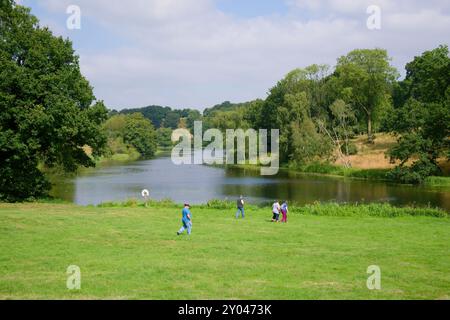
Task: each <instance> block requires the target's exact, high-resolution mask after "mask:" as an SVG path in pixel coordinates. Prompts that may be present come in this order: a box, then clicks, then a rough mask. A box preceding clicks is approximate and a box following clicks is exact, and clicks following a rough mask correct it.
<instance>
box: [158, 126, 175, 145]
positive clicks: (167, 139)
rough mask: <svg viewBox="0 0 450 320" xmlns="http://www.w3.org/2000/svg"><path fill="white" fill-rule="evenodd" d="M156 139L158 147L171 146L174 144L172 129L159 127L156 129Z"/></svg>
mask: <svg viewBox="0 0 450 320" xmlns="http://www.w3.org/2000/svg"><path fill="white" fill-rule="evenodd" d="M156 140H157V142H158V147H161V148H169V147H171V146H172V129H169V128H159V129H158V130H156Z"/></svg>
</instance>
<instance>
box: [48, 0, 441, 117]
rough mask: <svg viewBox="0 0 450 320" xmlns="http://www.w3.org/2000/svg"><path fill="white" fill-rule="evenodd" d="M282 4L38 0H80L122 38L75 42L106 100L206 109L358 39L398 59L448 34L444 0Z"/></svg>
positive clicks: (256, 92) (54, 2) (253, 92)
mask: <svg viewBox="0 0 450 320" xmlns="http://www.w3.org/2000/svg"><path fill="white" fill-rule="evenodd" d="M288 3H289V4H290V8H291V9H290V11H289V13H288V14H286V15H284V16H270V17H269V16H267V17H257V18H239V17H238V16H236V15H233V16H231V15H228V14H226V13H224V12H220V11H218V10H217V9H216V8H215V6H214V2H213V0H184V1H181V0H147V1H144V0H134V1H119V0H108V1H107V0H96V1H89V0H78V1H75V0H43V1H42V3H41V5H43V6H45V7H46V8H47V10H49V11H50V12H53V13H64V12H65V9H66V7H67V5H69V4H77V5H79V6H80V8H81V10H82V14H83V19H89V21H90V22H91V24H92V23H94V24H97V25H98V26H101V27H102V28H104V29H106V30H108V32H110V33H112V34H115V35H117V36H120V37H121V38H123V39H126V40H127V41H126V42H127V44H126V45H123V46H122V47H118V48H116V49H114V50H111V49H110V48H108V49H102V48H101V47H99V48H96V49H95V50H92V49H90V50H87V49H83V48H81V49H80V54H81V64H82V70H83V72H84V73H85V74H86V76H87V77H88V78H89V80H90V81H91V82H92V84H93V85H94V87H95V93H96V95H97V97H98V98H99V99H104V100H105V101H106V102H107V104H108V105H109V106H111V107H126V106H144V105H148V104H162V105H172V106H178V107H185V106H192V107H199V108H203V107H208V106H211V105H213V104H216V103H220V102H221V101H223V100H232V101H244V100H250V99H254V98H257V97H264V96H265V94H266V92H267V89H268V88H269V87H271V86H273V85H274V84H275V83H276V81H277V80H279V79H280V78H281V77H282V76H283V75H284V74H286V73H287V72H288V71H290V70H291V69H293V68H295V67H303V66H307V65H309V64H312V63H329V64H334V62H335V60H336V58H338V57H339V56H340V55H342V54H345V53H347V52H348V51H350V50H352V49H354V48H362V47H369V48H372V47H383V48H386V49H388V50H389V53H390V54H391V55H393V56H394V58H395V59H394V63H395V65H396V66H398V67H399V68H402V67H403V66H404V64H405V63H406V62H407V61H409V60H411V59H412V58H413V56H414V55H417V54H420V52H422V51H424V50H426V49H431V48H433V47H435V46H437V45H438V44H441V43H448V42H449V39H450V37H449V35H448V32H447V31H448V30H449V29H450V28H449V27H450V20H449V19H450V15H449V14H448V12H447V11H448V10H449V8H450V5H449V4H448V3H447V1H438V0H431V1H429V2H422V1H406V0H399V1H388V0H378V1H375V0H373V1H366V0H362V1H358V2H357V1H354V0H340V1H337V0H319V1H311V0H289V1H288ZM370 4H378V5H380V7H381V9H382V19H383V20H382V30H380V31H369V30H367V28H366V27H365V26H366V19H367V17H368V16H367V14H366V8H367V6H368V5H370ZM305 13H307V14H305ZM83 26H86V24H83ZM84 31H86V30H84Z"/></svg>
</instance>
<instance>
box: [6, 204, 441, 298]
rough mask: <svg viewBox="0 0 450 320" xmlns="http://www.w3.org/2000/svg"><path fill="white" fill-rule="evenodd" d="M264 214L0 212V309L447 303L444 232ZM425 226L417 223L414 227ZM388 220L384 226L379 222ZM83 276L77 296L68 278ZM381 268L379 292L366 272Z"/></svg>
mask: <svg viewBox="0 0 450 320" xmlns="http://www.w3.org/2000/svg"><path fill="white" fill-rule="evenodd" d="M292 209H293V210H292V211H294V212H292V213H291V214H290V215H289V223H288V224H287V225H284V224H273V223H271V222H269V221H270V218H271V214H270V210H269V209H267V208H257V207H249V208H247V212H246V213H247V218H246V219H245V220H235V219H234V213H235V210H234V208H233V207H232V206H231V205H230V204H228V203H226V202H220V201H211V202H210V203H209V204H208V205H203V206H197V207H194V208H193V209H192V211H193V217H194V228H193V234H192V235H191V236H190V237H187V236H180V237H177V236H176V234H175V232H176V231H177V230H178V228H179V227H180V210H181V208H180V207H179V206H176V205H175V204H173V203H171V202H170V201H166V202H163V203H156V202H151V203H150V204H149V207H148V208H144V207H143V206H142V205H141V204H139V203H138V202H137V201H134V200H130V201H128V202H127V203H126V204H114V203H110V204H104V205H103V206H102V207H79V206H74V205H70V204H61V203H29V204H0V229H1V231H0V243H1V250H0V299H449V298H450V267H449V266H450V255H449V243H450V220H449V218H448V216H447V214H445V213H444V212H443V211H439V210H434V209H420V210H422V211H420V210H419V209H411V208H409V209H408V208H405V209H399V208H393V207H390V206H384V205H372V206H370V205H369V206H337V205H333V204H329V205H321V204H317V205H313V206H308V207H297V208H296V207H293V208H292ZM412 215H425V216H412ZM386 216H388V217H386ZM69 265H78V266H79V267H80V268H81V277H82V278H81V281H82V283H81V286H82V288H81V290H80V291H69V290H68V289H67V288H66V279H67V278H66V277H67V275H66V269H67V267H68V266H69ZM370 265H378V266H380V268H381V272H382V275H381V277H382V278H381V279H382V280H381V281H382V282H381V285H382V289H381V290H379V291H370V290H368V289H367V287H366V281H367V277H368V274H366V271H367V267H368V266H370Z"/></svg>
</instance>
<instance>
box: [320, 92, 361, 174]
mask: <svg viewBox="0 0 450 320" xmlns="http://www.w3.org/2000/svg"><path fill="white" fill-rule="evenodd" d="M330 110H331V113H332V116H333V118H332V121H331V123H330V124H329V127H330V128H327V123H326V122H325V121H323V120H321V119H319V120H318V121H317V122H318V125H319V128H320V130H321V131H322V132H324V133H325V134H326V135H327V136H328V137H329V138H330V141H332V142H333V144H334V145H335V147H336V152H337V154H338V157H339V158H340V159H341V161H342V163H343V164H344V166H345V167H347V168H349V167H351V163H350V161H349V160H348V156H349V155H350V137H351V135H352V134H353V132H354V128H353V127H354V123H355V122H356V117H355V113H354V112H353V110H352V108H351V106H350V105H349V104H347V103H345V101H343V100H340V99H338V100H336V101H335V102H334V103H333V104H332V105H331V106H330Z"/></svg>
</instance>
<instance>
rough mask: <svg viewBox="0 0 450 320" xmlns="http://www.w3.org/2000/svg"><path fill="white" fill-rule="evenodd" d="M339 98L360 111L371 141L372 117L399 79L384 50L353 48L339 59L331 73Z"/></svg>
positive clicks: (385, 100)
mask: <svg viewBox="0 0 450 320" xmlns="http://www.w3.org/2000/svg"><path fill="white" fill-rule="evenodd" d="M334 77H335V81H334V83H335V85H336V86H337V87H338V88H339V89H338V90H339V91H340V97H341V98H342V99H343V100H345V101H346V102H349V103H351V104H352V105H353V106H354V108H355V109H357V110H358V111H359V116H360V117H364V118H363V119H364V120H365V121H366V124H367V132H368V137H369V141H372V139H373V136H372V129H373V120H374V116H375V115H376V113H377V112H378V111H379V109H380V108H383V106H386V105H388V104H389V94H390V92H391V90H392V86H393V84H394V83H395V81H396V79H397V78H398V72H397V70H396V69H395V68H394V67H392V66H391V65H390V59H389V57H388V54H387V52H386V50H383V49H372V50H371V49H362V50H354V51H352V52H350V53H349V54H347V55H346V56H343V57H341V58H339V59H338V63H337V66H336V71H335V74H334Z"/></svg>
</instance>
